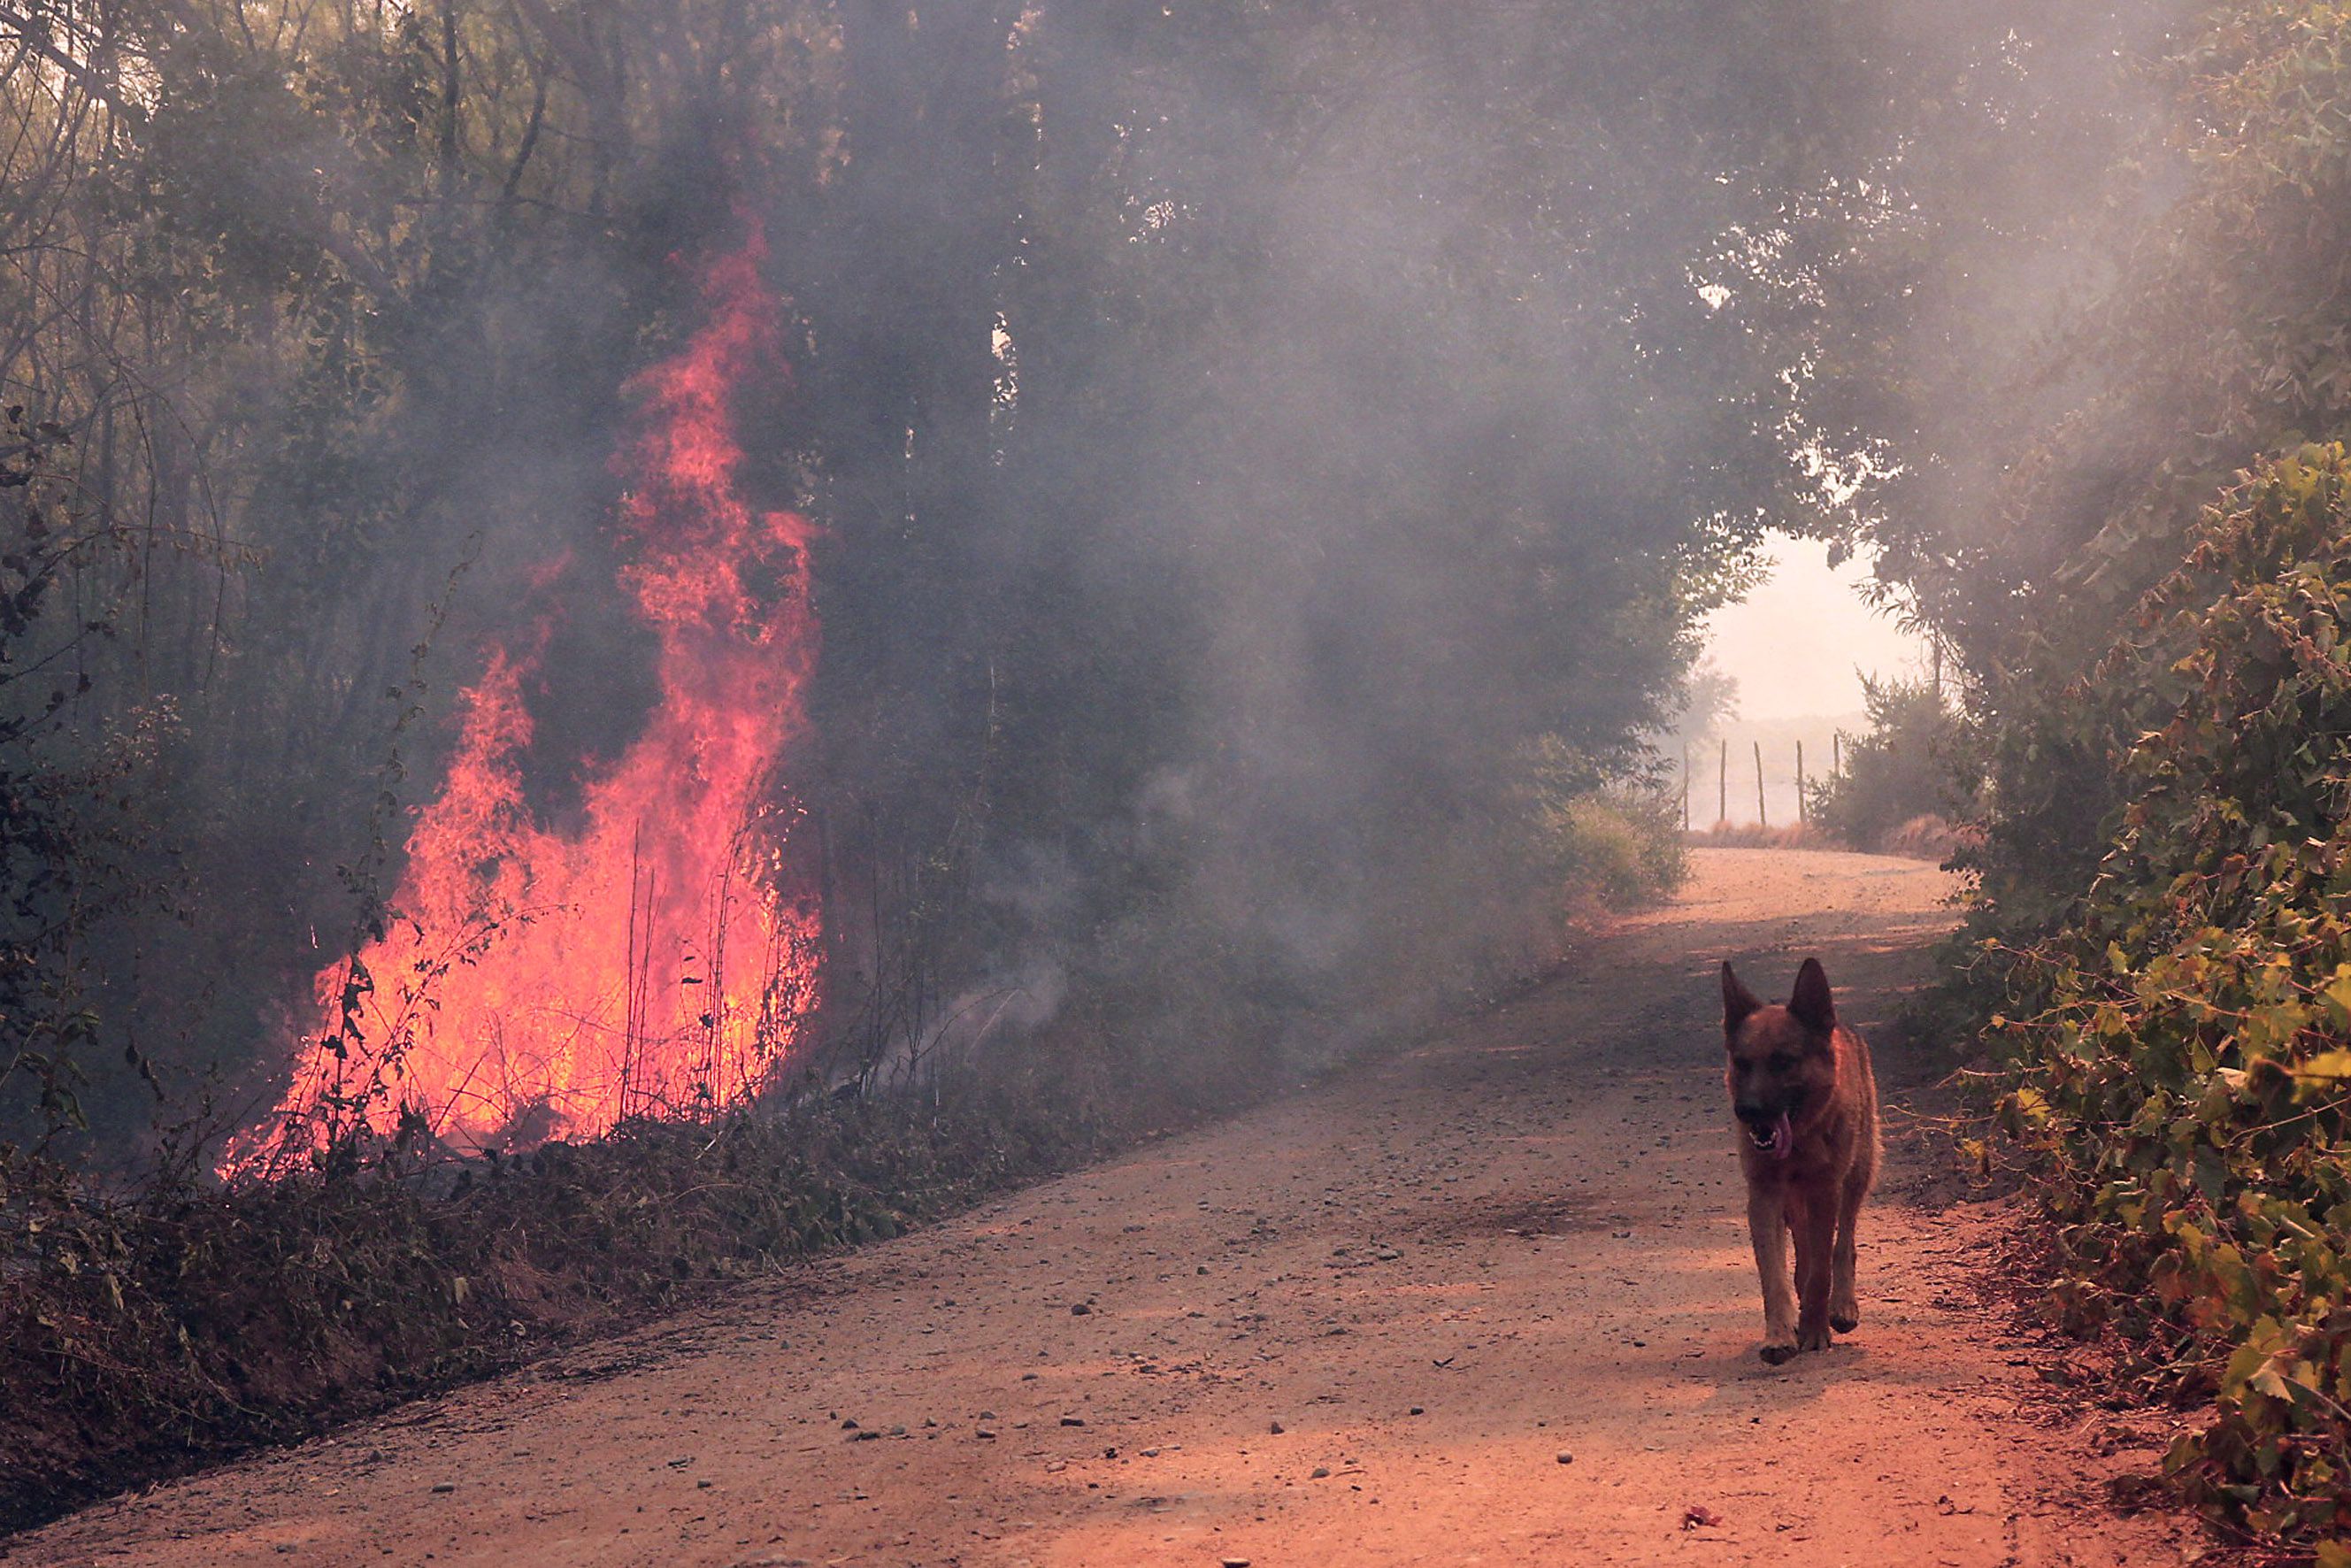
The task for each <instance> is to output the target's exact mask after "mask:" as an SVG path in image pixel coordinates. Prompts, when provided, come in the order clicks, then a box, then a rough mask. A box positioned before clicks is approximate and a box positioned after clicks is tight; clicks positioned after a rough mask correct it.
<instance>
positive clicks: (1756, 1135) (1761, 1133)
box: [1747, 1111, 1796, 1160]
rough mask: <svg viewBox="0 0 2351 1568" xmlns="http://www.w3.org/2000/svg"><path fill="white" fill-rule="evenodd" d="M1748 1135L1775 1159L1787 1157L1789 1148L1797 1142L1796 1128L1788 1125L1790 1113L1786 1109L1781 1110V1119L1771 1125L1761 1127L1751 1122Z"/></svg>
mask: <svg viewBox="0 0 2351 1568" xmlns="http://www.w3.org/2000/svg"><path fill="white" fill-rule="evenodd" d="M1747 1135H1748V1136H1749V1137H1750V1138H1751V1139H1753V1140H1754V1142H1755V1146H1756V1148H1758V1149H1760V1150H1761V1151H1762V1152H1763V1153H1764V1154H1767V1155H1771V1157H1772V1158H1773V1159H1775V1160H1784V1159H1786V1158H1787V1157H1788V1150H1789V1149H1790V1148H1791V1147H1792V1146H1793V1145H1794V1144H1795V1142H1796V1133H1795V1129H1794V1128H1792V1127H1791V1126H1789V1125H1788V1113H1786V1112H1785V1111H1782V1112H1781V1113H1780V1117H1779V1120H1777V1121H1775V1122H1773V1123H1772V1124H1771V1126H1769V1127H1759V1126H1756V1125H1755V1124H1753V1123H1751V1122H1750V1123H1749V1124H1748V1126H1747Z"/></svg>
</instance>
